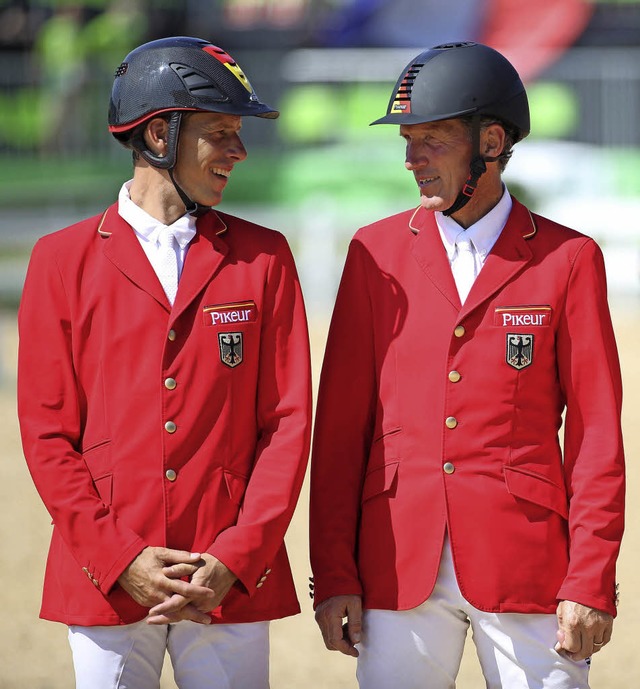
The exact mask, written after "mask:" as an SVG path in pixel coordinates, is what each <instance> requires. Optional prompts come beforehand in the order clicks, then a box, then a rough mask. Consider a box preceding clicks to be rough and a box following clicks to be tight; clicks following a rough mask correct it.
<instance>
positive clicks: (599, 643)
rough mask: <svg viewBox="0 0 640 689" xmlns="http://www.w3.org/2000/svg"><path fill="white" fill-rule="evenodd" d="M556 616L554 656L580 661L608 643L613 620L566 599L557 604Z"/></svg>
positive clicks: (602, 613)
mask: <svg viewBox="0 0 640 689" xmlns="http://www.w3.org/2000/svg"><path fill="white" fill-rule="evenodd" d="M556 614H557V616H558V643H557V644H556V646H555V649H556V651H558V653H564V654H565V655H567V656H568V657H569V658H571V660H584V659H585V658H588V657H589V656H592V655H593V654H594V653H597V652H598V651H599V650H600V649H601V648H603V646H606V644H608V643H609V640H610V639H611V632H612V630H613V617H612V616H611V615H609V613H606V612H602V610H596V609H594V608H589V607H587V606H586V605H582V604H581V603H574V602H573V601H570V600H563V601H560V604H559V605H558V609H557V611H556Z"/></svg>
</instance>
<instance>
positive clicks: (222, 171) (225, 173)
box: [211, 167, 231, 179]
mask: <svg viewBox="0 0 640 689" xmlns="http://www.w3.org/2000/svg"><path fill="white" fill-rule="evenodd" d="M211 172H212V173H213V174H214V175H218V176H219V177H224V178H225V179H228V178H229V175H230V174H231V170H225V169H224V168H222V167H212V168H211Z"/></svg>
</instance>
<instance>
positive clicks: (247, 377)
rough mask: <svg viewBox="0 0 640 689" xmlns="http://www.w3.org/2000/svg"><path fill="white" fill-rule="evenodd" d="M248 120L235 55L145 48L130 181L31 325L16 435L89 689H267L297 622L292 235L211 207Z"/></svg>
mask: <svg viewBox="0 0 640 689" xmlns="http://www.w3.org/2000/svg"><path fill="white" fill-rule="evenodd" d="M247 116H257V117H266V118H275V117H277V116H278V112H277V111H275V110H273V109H272V108H270V107H269V106H267V105H265V104H264V103H262V102H261V101H260V100H259V99H258V96H257V95H256V93H255V91H254V90H253V88H252V87H251V84H250V83H249V81H248V79H247V77H246V75H245V74H244V72H243V71H242V69H241V68H240V66H239V65H238V64H237V63H236V62H235V61H234V60H233V58H231V56H230V55H228V54H227V53H226V52H225V51H224V50H222V49H221V48H218V47H216V46H214V45H211V44H210V43H208V42H207V41H204V40H200V39H195V38H186V37H178V38H167V39H160V40H157V41H153V42H151V43H147V44H145V45H142V46H140V47H139V48H137V49H135V50H134V51H133V52H131V53H130V54H129V55H128V56H127V57H126V58H125V60H124V62H123V63H122V64H121V65H120V66H119V67H118V69H117V71H116V75H115V81H114V84H113V90H112V95H111V106H110V112H109V128H110V131H111V132H112V133H113V135H114V136H115V137H116V138H117V139H118V140H119V141H120V142H122V143H123V144H124V145H125V146H127V147H129V148H130V149H131V150H132V152H133V159H134V172H133V179H132V180H130V181H129V182H127V183H125V184H124V185H123V187H122V189H121V191H120V195H119V198H118V201H117V203H115V204H114V205H112V206H111V207H110V208H108V209H107V210H106V211H105V212H104V213H103V214H102V215H100V216H96V217H94V218H90V219H88V220H84V221H82V222H80V223H78V224H76V225H74V226H72V227H69V228H67V229H65V230H62V231H60V232H57V233H54V234H53V235H49V236H46V237H44V238H42V239H41V240H40V241H39V242H38V243H37V245H36V247H35V248H34V251H33V254H32V258H31V262H30V265H29V270H28V276H27V279H26V284H25V288H24V292H23V298H22V302H21V307H20V314H19V329H20V353H19V382H18V388H19V390H18V394H19V417H20V424H21V432H22V438H23V446H24V452H25V456H26V458H27V462H28V464H29V469H30V471H31V474H32V476H33V479H34V482H35V484H36V487H37V489H38V491H39V493H40V495H41V497H42V499H43V502H44V503H45V505H46V507H47V509H48V510H49V512H50V513H51V516H52V518H53V524H54V530H53V537H52V544H51V550H50V554H49V559H48V563H47V572H46V578H45V584H44V596H43V603H42V609H41V616H42V617H43V618H45V619H49V620H54V621H58V622H63V623H65V624H67V625H69V639H70V644H71V649H72V652H73V660H74V667H75V672H76V681H77V687H79V688H80V689H115V687H116V686H118V687H123V686H127V687H135V689H157V687H159V682H160V674H161V670H162V664H163V659H164V655H165V651H166V650H168V652H169V654H170V656H171V659H172V663H173V668H174V674H175V679H176V682H177V684H178V686H179V687H181V689H201V688H202V687H208V686H216V687H223V688H225V689H247V688H249V687H251V688H252V689H260V688H265V687H268V683H269V680H268V676H269V667H268V649H269V646H268V628H269V626H268V621H269V620H271V619H274V618H279V617H283V616H286V615H292V614H295V613H297V612H299V605H298V602H297V599H296V594H295V589H294V586H293V582H292V577H291V572H290V569H289V564H288V559H287V555H286V552H285V548H284V544H283V538H284V534H285V531H286V529H287V526H288V524H289V521H290V518H291V516H292V514H293V510H294V507H295V503H296V500H297V497H298V494H299V490H300V487H301V484H302V480H303V476H304V472H305V466H306V460H307V455H308V448H309V441H310V396H311V393H310V364H309V343H308V336H307V326H306V318H305V313H304V306H303V301H302V296H301V291H300V286H299V282H298V277H297V274H296V269H295V266H294V262H293V258H292V255H291V252H290V250H289V247H288V245H287V242H286V240H285V239H284V237H283V236H282V235H281V234H279V233H277V232H274V231H272V230H268V229H266V228H263V227H260V226H257V225H255V224H252V223H249V222H246V221H244V220H241V219H239V218H236V217H232V216H230V215H228V214H225V213H222V212H217V211H214V210H213V209H212V207H214V206H217V205H218V204H219V203H220V202H221V200H222V195H223V192H224V189H225V187H226V185H227V182H228V180H229V177H230V176H231V175H232V174H233V169H234V167H235V165H236V164H238V163H240V162H242V161H243V160H244V159H245V158H246V155H247V153H246V151H245V148H244V146H243V143H242V140H241V138H240V129H241V126H242V120H243V118H244V117H247Z"/></svg>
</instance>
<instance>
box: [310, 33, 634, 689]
mask: <svg viewBox="0 0 640 689" xmlns="http://www.w3.org/2000/svg"><path fill="white" fill-rule="evenodd" d="M374 124H397V125H399V126H400V134H401V136H402V137H403V138H404V139H405V141H406V167H407V169H408V170H409V171H411V172H412V173H413V175H414V177H415V180H416V183H417V185H418V188H419V190H420V205H419V206H418V208H417V209H416V210H411V211H407V212H404V213H400V214H398V215H395V216H393V217H390V218H387V219H384V220H381V221H379V222H376V223H374V224H372V225H370V226H368V227H365V228H362V229H361V230H360V231H359V232H358V233H357V234H356V235H355V237H354V238H353V241H352V242H351V245H350V248H349V252H348V256H347V260H346V265H345V268H344V273H343V276H342V281H341V284H340V288H339V292H338V296H337V301H336V305H335V310H334V314H333V319H332V323H331V328H330V332H329V338H328V343H327V349H326V354H325V360H324V366H323V371H322V378H321V381H320V390H319V399H318V409H317V417H316V427H315V434H314V446H313V453H312V470H311V558H312V566H313V572H314V588H315V594H314V595H315V605H316V619H317V621H318V623H319V626H320V628H321V631H322V634H323V636H324V641H325V644H326V646H327V647H328V648H329V649H333V650H338V651H341V652H342V653H346V654H348V655H353V656H358V679H359V682H360V686H361V687H363V689H388V687H396V688H399V689H409V688H411V689H413V688H415V689H418V687H421V688H422V687H427V686H428V687H429V688H430V689H450V688H451V687H453V686H455V677H456V675H457V672H458V668H459V664H460V659H461V655H462V651H463V647H464V640H465V636H466V633H467V629H468V627H469V626H471V627H472V630H473V638H474V642H475V644H476V647H477V650H478V655H479V658H480V663H481V666H482V670H483V673H484V676H485V678H486V682H487V687H489V688H490V689H497V688H498V687H508V688H509V689H533V688H534V687H535V688H536V689H538V688H542V687H544V688H549V689H551V688H553V689H586V687H588V666H589V658H590V656H592V654H594V653H596V652H597V651H599V650H600V649H601V648H602V647H603V646H604V645H605V644H606V643H608V641H609V639H610V637H611V628H612V622H613V617H614V615H615V612H616V607H615V606H616V599H617V594H616V584H615V563H616V558H617V556H618V551H619V546H620V540H621V537H622V531H623V500H624V464H623V449H622V440H621V429H620V410H621V397H622V392H621V380H620V370H619V363H618V357H617V352H616V345H615V341H614V334H613V330H612V326H611V320H610V316H609V309H608V305H607V297H606V285H605V271H604V265H603V260H602V255H601V252H600V250H599V248H598V246H597V245H596V244H595V242H594V241H593V240H592V239H590V238H588V237H586V236H584V235H582V234H580V233H578V232H576V231H574V230H571V229H568V228H566V227H562V226H560V225H557V224H556V223H553V222H551V221H550V220H547V219H545V218H542V217H540V216H537V215H535V214H534V213H532V212H530V211H529V210H528V209H527V208H525V207H524V206H523V205H522V204H520V203H519V202H518V201H517V200H516V199H515V198H513V197H511V196H510V195H509V193H508V191H507V189H506V188H505V186H504V184H503V182H502V179H501V174H502V171H503V169H504V166H505V165H506V163H507V161H508V159H509V157H510V156H511V152H512V146H513V145H514V144H515V143H516V142H518V141H519V140H520V139H522V138H523V137H525V136H526V135H527V134H528V133H529V108H528V103H527V96H526V93H525V89H524V86H523V84H522V82H521V80H520V77H519V76H518V74H517V72H516V71H515V69H514V68H513V66H512V65H511V64H510V63H509V62H508V61H507V60H506V59H505V58H504V57H503V56H502V55H501V54H500V53H498V52H497V51H495V50H493V49H491V48H489V47H487V46H484V45H480V44H474V43H462V44H451V45H442V46H437V47H435V48H433V49H431V50H427V51H425V52H424V53H422V54H420V55H419V56H417V57H416V58H415V59H414V60H412V61H411V63H410V64H409V65H408V66H407V67H406V69H405V70H404V71H403V72H402V74H401V76H400V78H399V79H398V82H397V84H396V86H395V88H394V91H393V94H392V97H391V100H390V103H389V108H388V112H387V115H386V116H385V117H383V118H382V119H380V120H377V121H376V122H375V123H374ZM563 413H564V414H565V415H566V416H565V424H564V447H563V450H562V451H561V448H560V442H559V438H558V431H559V429H560V427H561V425H562V415H563ZM554 613H555V614H554ZM345 617H346V619H347V623H346V625H345V626H344V632H343V628H342V622H343V620H344V618H345Z"/></svg>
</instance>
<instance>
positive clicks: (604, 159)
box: [0, 0, 640, 312]
mask: <svg viewBox="0 0 640 689" xmlns="http://www.w3.org/2000/svg"><path fill="white" fill-rule="evenodd" d="M169 35H193V36H200V37H203V38H207V39H208V40H211V41H212V42H213V43H216V44H219V45H221V46H222V47H223V48H225V49H226V50H228V51H229V52H230V53H231V54H232V55H233V56H234V58H235V59H236V60H237V61H238V62H239V63H240V65H241V66H242V68H243V69H244V71H245V72H246V73H247V75H248V76H249V79H250V80H251V82H252V84H253V85H254V87H255V88H256V90H257V91H258V93H259V95H260V97H261V98H262V99H263V100H265V101H266V102H268V103H269V104H271V105H275V106H276V107H278V108H279V109H280V110H281V112H282V116H281V117H280V119H279V120H277V121H275V122H271V121H269V122H265V121H247V122H246V123H245V127H244V130H243V131H244V135H245V143H246V144H247V147H248V149H249V158H248V160H247V162H246V163H245V164H244V165H241V166H239V167H238V168H237V171H234V175H233V179H232V180H231V183H230V185H229V186H228V188H227V191H226V192H225V199H224V202H223V206H222V207H223V208H224V209H225V210H227V211H230V212H235V213H238V214H240V215H243V216H244V217H248V218H250V219H253V220H257V221H258V222H261V223H263V224H267V225H271V226H275V227H277V228H278V229H281V230H282V231H284V232H285V233H286V234H287V236H288V237H289V240H290V242H291V244H292V247H293V249H294V253H295V254H296V258H297V259H298V262H299V267H300V272H301V277H302V280H303V287H304V289H305V294H306V296H307V300H308V306H309V308H310V310H311V311H313V310H314V309H317V310H318V311H319V312H325V311H327V310H328V309H330V307H331V303H332V299H333V296H334V291H335V285H336V282H337V279H338V277H339V273H340V269H341V266H342V260H343V257H344V251H345V248H346V244H347V242H348V239H349V237H350V236H351V235H352V234H353V233H354V232H355V230H356V229H357V228H358V227H359V226H361V225H363V224H366V223H367V222H370V221H371V220H374V219H376V218H378V217H380V216H382V215H385V214H390V213H394V212H397V211H400V210H403V209H405V208H408V207H411V206H412V205H415V204H416V201H417V193H416V190H415V186H414V184H413V181H412V179H411V177H410V175H409V174H408V173H407V172H406V171H405V170H404V166H403V145H402V141H401V140H400V138H399V137H398V136H397V131H395V130H394V129H395V128H392V127H374V128H370V127H369V126H368V124H369V122H370V121H372V120H373V119H375V118H376V117H378V116H380V115H381V114H383V113H384V111H385V108H386V105H387V101H388V98H389V95H390V91H391V87H392V86H393V83H394V82H395V79H396V77H397V76H398V74H399V73H400V71H401V69H402V68H403V67H404V65H405V64H406V63H407V62H408V61H409V60H410V59H411V58H412V57H413V56H414V55H416V54H417V53H418V52H420V51H421V50H422V49H424V48H426V47H430V46H432V45H435V44H438V43H443V42H449V41H456V40H479V41H481V42H485V43H488V44H489V45H493V46H494V47H496V48H498V49H499V50H502V51H503V52H504V53H505V54H506V55H507V56H508V57H509V58H510V59H511V60H512V62H513V63H514V64H515V65H516V67H517V68H518V70H519V71H520V73H521V75H522V76H523V79H524V80H525V82H526V84H527V88H528V92H529V97H530V101H531V109H532V134H531V136H530V137H529V139H527V140H526V141H524V142H522V143H521V144H519V145H518V146H517V147H516V151H515V154H514V157H513V160H512V161H511V162H510V164H509V167H508V168H507V172H506V175H505V179H506V181H507V183H508V185H509V187H510V189H511V190H512V192H514V193H515V194H516V195H517V196H518V197H519V198H520V199H521V200H523V201H525V202H527V203H529V204H530V205H531V206H532V207H533V208H534V209H535V210H536V211H538V212H541V213H543V214H547V215H550V216H551V217H553V218H554V219H556V220H559V221H561V222H564V223H566V224H569V225H572V226H574V227H576V228H577V229H580V230H583V231H585V232H587V233H588V234H591V235H593V236H595V237H596V238H597V239H598V240H599V241H600V242H601V243H602V245H603V247H604V248H605V255H606V259H607V264H608V268H609V274H610V285H611V288H612V289H613V290H614V291H616V292H621V293H625V294H637V293H638V291H640V278H639V274H640V270H639V264H640V260H639V258H638V254H639V251H638V241H637V236H638V232H637V222H638V221H637V218H638V217H640V213H639V212H638V211H640V174H638V170H640V132H639V129H638V126H637V122H638V119H639V115H640V3H639V2H637V1H634V0H626V1H623V0H617V1H614V0H608V1H605V0H601V1H598V2H596V1H593V2H592V1H590V0H538V1H537V2H536V3H525V2H514V0H448V1H444V0H394V1H393V2H390V1H389V0H314V1H311V0H278V1H276V0H217V1H216V0H209V1H207V0H176V1H173V0H85V1H84V2H77V1H74V0H31V1H24V0H23V1H16V0H0V304H3V305H5V306H10V307H15V305H16V303H17V301H18V299H19V295H20V289H21V286H22V280H23V277H24V269H25V265H26V260H27V257H28V253H29V251H30V249H31V247H32V245H33V242H34V241H35V240H36V239H37V238H38V237H39V236H41V235H42V234H45V233H47V232H51V231H53V230H55V229H58V228H60V227H63V226H65V225H67V224H69V223H71V222H73V221H75V220H78V219H80V218H82V217H86V216H88V215H93V214H95V213H98V212H100V210H101V209H103V208H104V207H105V206H106V205H108V204H110V203H112V202H113V201H114V200H115V198H116V195H117V192H118V189H119V187H120V185H121V184H122V182H123V181H124V180H126V179H128V177H129V176H130V159H129V154H128V152H127V151H125V150H124V149H123V148H121V147H120V146H119V145H118V144H117V143H116V142H115V141H114V140H113V139H112V137H111V136H110V135H109V133H108V132H107V129H106V114H107V106H108V98H109V91H110V87H111V81H112V76H113V73H114V71H115V69H116V68H117V66H118V65H119V64H120V62H121V61H122V60H123V58H124V56H125V55H126V54H127V52H128V51H129V50H131V49H132V48H134V47H135V46H136V45H139V44H140V43H143V42H145V41H147V40H152V39H155V38H160V37H163V36H169Z"/></svg>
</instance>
